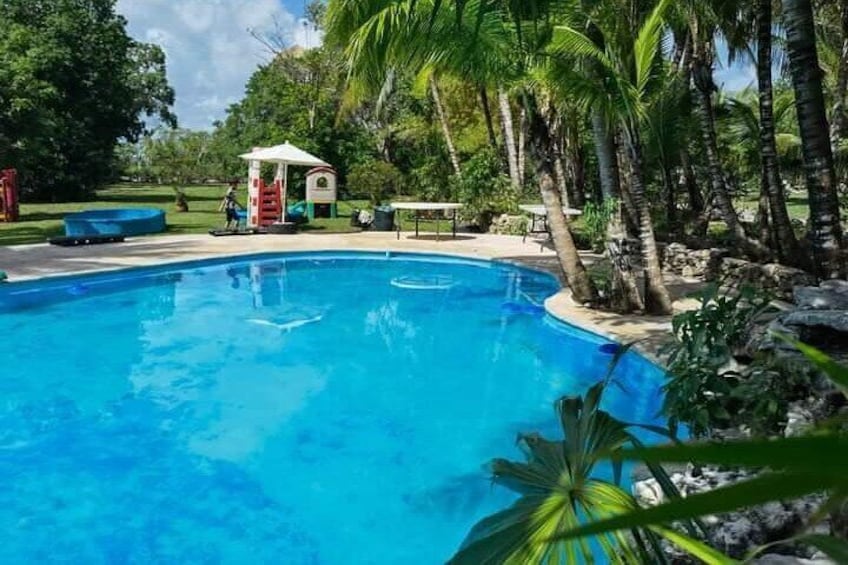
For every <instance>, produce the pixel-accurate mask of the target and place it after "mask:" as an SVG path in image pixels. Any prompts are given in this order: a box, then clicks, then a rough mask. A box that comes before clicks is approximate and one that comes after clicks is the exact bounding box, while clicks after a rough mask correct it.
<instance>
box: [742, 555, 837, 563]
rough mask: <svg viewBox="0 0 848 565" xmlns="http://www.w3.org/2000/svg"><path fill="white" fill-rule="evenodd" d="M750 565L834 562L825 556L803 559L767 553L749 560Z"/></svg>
mask: <svg viewBox="0 0 848 565" xmlns="http://www.w3.org/2000/svg"><path fill="white" fill-rule="evenodd" d="M751 565H836V562H835V561H831V560H830V559H827V558H826V557H822V558H817V559H804V558H803V557H794V556H792V555H780V554H777V553H768V554H766V555H763V556H761V557H758V558H757V559H754V560H753V561H751Z"/></svg>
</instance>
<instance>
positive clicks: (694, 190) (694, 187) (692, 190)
mask: <svg viewBox="0 0 848 565" xmlns="http://www.w3.org/2000/svg"><path fill="white" fill-rule="evenodd" d="M680 166H681V168H682V169H683V178H684V180H685V181H686V192H687V193H688V194H689V210H690V211H691V212H692V217H693V218H697V217H698V216H700V215H701V214H702V213H703V211H704V195H703V194H701V189H700V188H699V187H698V179H696V178H695V170H694V169H693V168H692V158H691V157H690V155H689V150H688V149H687V148H685V147H684V148H683V149H681V150H680Z"/></svg>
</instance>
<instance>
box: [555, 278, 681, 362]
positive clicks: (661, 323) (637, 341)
mask: <svg viewBox="0 0 848 565" xmlns="http://www.w3.org/2000/svg"><path fill="white" fill-rule="evenodd" d="M545 312H547V314H548V315H549V316H551V317H552V318H554V319H556V320H557V321H558V322H560V323H563V324H566V325H570V326H574V327H576V328H578V329H580V330H583V331H585V332H589V333H592V334H595V335H598V336H600V337H602V338H604V339H608V340H610V341H613V342H616V343H619V344H624V343H630V344H632V347H633V348H634V349H636V350H637V351H638V352H639V354H640V355H642V356H644V357H645V358H646V359H648V360H649V361H650V362H651V363H653V364H654V365H657V366H658V367H661V368H663V369H664V368H665V367H666V365H665V362H664V361H663V359H662V358H661V357H660V355H659V348H660V347H662V346H663V345H664V344H665V343H667V342H668V341H669V339H670V338H671V335H672V334H671V332H672V328H671V316H646V315H638V316H636V315H622V314H616V313H614V312H605V311H602V310H592V309H590V308H585V307H583V306H581V305H579V304H577V303H576V302H575V301H574V300H573V298H572V297H571V291H569V290H568V289H567V288H563V289H561V290H560V291H559V292H558V293H556V294H554V295H553V296H549V297H548V298H547V300H545Z"/></svg>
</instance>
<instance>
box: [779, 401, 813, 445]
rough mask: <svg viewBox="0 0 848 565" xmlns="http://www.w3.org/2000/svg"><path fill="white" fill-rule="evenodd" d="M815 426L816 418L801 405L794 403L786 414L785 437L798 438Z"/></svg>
mask: <svg viewBox="0 0 848 565" xmlns="http://www.w3.org/2000/svg"><path fill="white" fill-rule="evenodd" d="M813 424H815V417H814V416H813V413H812V412H810V410H808V409H807V408H805V407H804V406H803V405H801V404H800V403H797V402H796V403H793V404H792V405H791V406H790V407H789V410H788V412H787V413H786V427H785V428H784V430H783V435H784V436H785V437H798V436H801V435H804V434H805V433H806V432H807V431H809V429H810V428H812V427H813Z"/></svg>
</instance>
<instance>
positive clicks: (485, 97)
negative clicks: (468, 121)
mask: <svg viewBox="0 0 848 565" xmlns="http://www.w3.org/2000/svg"><path fill="white" fill-rule="evenodd" d="M480 106H481V107H482V108H483V117H484V118H485V120H486V133H488V134H489V145H491V146H492V149H494V150H495V151H497V150H498V136H497V134H496V133H495V121H494V119H493V118H492V109H491V108H490V107H489V93H488V92H486V85H485V84H481V85H480Z"/></svg>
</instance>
